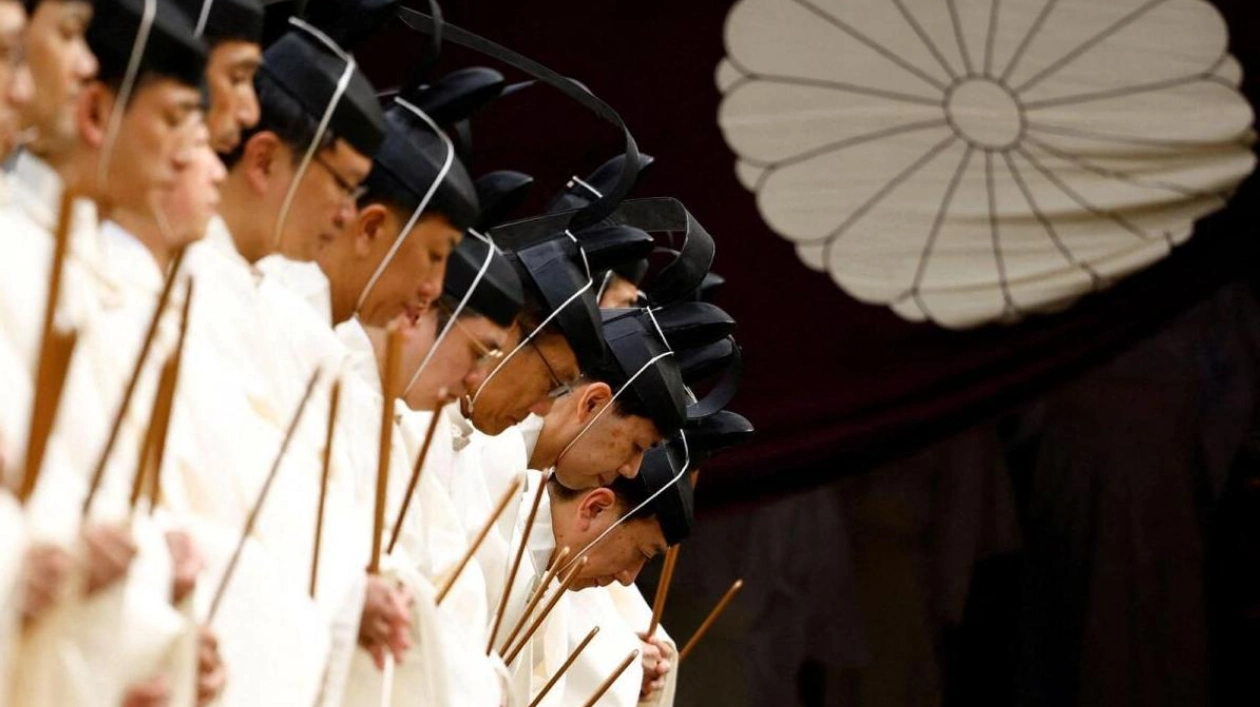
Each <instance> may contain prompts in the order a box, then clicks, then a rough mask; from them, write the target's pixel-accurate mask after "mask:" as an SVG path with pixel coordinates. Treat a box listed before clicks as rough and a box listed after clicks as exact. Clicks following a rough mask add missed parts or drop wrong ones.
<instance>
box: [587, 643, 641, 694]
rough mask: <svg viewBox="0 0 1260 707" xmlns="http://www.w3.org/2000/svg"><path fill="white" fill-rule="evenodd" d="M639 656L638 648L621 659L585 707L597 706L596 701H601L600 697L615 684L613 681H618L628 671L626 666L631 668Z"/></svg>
mask: <svg viewBox="0 0 1260 707" xmlns="http://www.w3.org/2000/svg"><path fill="white" fill-rule="evenodd" d="M638 657H639V650H638V649H637V648H636V649H635V650H632V651H630V655H628V656H626V659H625V660H623V661H621V665H618V666H617V669H616V670H614V671H613V674H612V675H609V676H608V679H607V680H605V681H604V684H602V685H600V686H599V688H598V689H597V690H595V694H594V695H591V699H589V700H587V701H586V704H585V705H584V706H583V707H595V703H596V702H599V698H601V697H603V696H604V693H605V692H608V690H609V688H611V687H612V686H613V683H615V682H617V678H619V677H621V674H622V673H624V672H626V668H629V667H630V664H631V663H633V662H634V659H635V658H638Z"/></svg>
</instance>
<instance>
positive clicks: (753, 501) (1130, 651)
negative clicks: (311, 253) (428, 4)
mask: <svg viewBox="0 0 1260 707" xmlns="http://www.w3.org/2000/svg"><path fill="white" fill-rule="evenodd" d="M923 1H927V0H923ZM1098 1H1099V2H1102V1H1105V0H1098ZM409 4H411V5H413V6H416V7H417V8H418V9H423V6H422V5H421V4H420V3H416V2H410V3H409ZM1215 4H1216V5H1217V6H1218V7H1219V9H1220V10H1221V12H1222V13H1223V14H1224V15H1225V17H1226V19H1227V22H1228V24H1229V27H1230V33H1231V50H1232V52H1233V54H1234V55H1235V56H1236V57H1237V58H1238V59H1239V60H1240V61H1241V62H1242V64H1243V66H1244V71H1245V75H1246V79H1245V84H1244V91H1245V92H1246V93H1247V95H1248V96H1249V97H1250V98H1252V103H1253V105H1254V104H1255V100H1254V98H1255V96H1256V95H1257V91H1258V90H1260V83H1258V79H1257V76H1260V6H1257V4H1256V3H1255V2H1252V1H1251V0H1216V2H1215ZM729 7H730V3H728V2H720V1H717V0H685V1H681V0H671V1H667V2H666V1H661V0H642V1H640V2H634V3H625V2H589V1H587V2H576V1H574V0H553V1H552V2H545V3H544V2H532V3H523V2H503V1H495V2H490V1H483V2H459V3H455V2H451V3H447V6H446V7H445V8H444V9H445V11H446V14H447V17H448V19H449V20H450V21H452V22H454V23H456V24H459V25H461V26H463V27H465V28H468V29H470V30H472V31H475V32H478V33H481V34H483V35H485V36H487V37H489V38H491V39H494V40H496V41H499V42H500V43H502V44H505V45H507V46H509V47H512V48H514V49H517V50H519V51H521V52H523V53H525V54H528V55H529V56H531V57H534V58H536V59H538V60H540V61H542V62H543V63H545V64H547V65H549V66H551V67H552V68H555V69H557V70H558V71H561V72H563V73H566V74H568V75H571V76H572V77H574V78H576V79H578V80H580V81H582V82H583V83H584V84H586V85H587V86H589V87H590V88H591V89H592V90H593V91H594V92H595V93H597V94H598V95H600V96H601V97H602V98H604V99H605V100H607V101H608V102H609V103H610V104H612V105H613V106H614V107H616V108H617V109H618V110H619V111H620V112H621V114H622V115H623V117H624V118H625V119H626V121H627V123H628V124H629V125H630V127H631V129H632V130H633V131H634V134H635V136H636V138H637V139H638V141H639V145H640V147H641V149H642V150H643V151H645V152H648V153H650V154H652V155H654V156H656V157H657V159H658V161H657V163H656V165H654V166H653V167H652V168H651V170H650V171H649V172H648V173H647V174H646V175H645V176H644V178H643V179H642V181H641V183H640V187H639V189H637V190H636V194H637V195H641V196H653V195H671V196H676V197H678V198H680V199H681V200H683V201H684V202H685V203H686V204H687V206H688V208H689V209H690V210H691V211H692V213H693V214H695V215H696V217H697V218H698V219H699V220H700V221H701V222H702V223H703V224H704V225H705V226H706V228H707V229H708V230H709V231H710V232H711V233H713V234H714V236H715V238H716V239H717V242H718V256H717V261H716V264H715V269H716V271H717V272H720V273H721V274H723V275H724V276H726V277H727V279H728V285H727V286H726V288H725V289H724V291H723V292H722V293H721V294H720V296H719V297H718V299H717V302H718V304H720V305H722V306H723V307H724V308H726V309H727V310H728V311H730V312H731V313H732V314H733V315H734V316H735V317H736V318H737V320H738V322H739V331H738V335H739V338H740V340H741V342H742V343H743V346H744V350H745V358H746V375H745V379H744V385H743V388H742V390H741V393H740V395H739V397H738V398H737V400H736V402H735V404H734V405H733V407H734V408H735V409H737V410H739V411H740V412H742V413H744V414H745V415H747V416H748V417H749V418H750V419H752V420H753V422H754V423H755V424H756V425H757V428H758V434H757V436H756V438H755V440H754V441H753V442H752V443H750V444H749V445H747V446H746V447H742V448H740V449H739V450H738V451H737V452H732V453H730V454H726V455H723V456H719V457H717V458H716V459H714V460H713V462H712V463H711V464H710V465H709V466H708V467H707V468H706V469H705V473H704V475H703V481H702V484H701V487H700V489H699V492H698V502H699V503H700V505H701V507H702V509H703V510H704V511H705V514H704V515H705V517H704V523H703V524H702V526H701V528H700V529H699V531H698V533H697V535H696V537H694V538H693V539H692V540H690V541H689V542H688V543H686V544H685V545H684V547H683V551H682V556H681V557H682V560H681V562H680V565H679V570H678V576H677V579H676V583H675V588H674V590H673V592H672V594H671V598H670V605H669V609H668V611H667V616H666V619H667V622H666V625H667V626H668V627H670V628H671V630H673V632H674V633H675V634H676V635H679V636H686V635H688V634H689V633H690V631H691V630H692V629H694V627H695V626H696V625H697V624H698V623H699V621H700V619H701V617H702V616H703V614H704V612H706V611H707V609H708V608H709V606H711V605H712V603H713V602H714V601H715V600H716V598H717V597H718V596H720V594H721V593H722V592H723V591H724V590H725V588H726V586H728V585H729V583H730V581H731V580H732V579H733V578H734V577H736V576H743V577H745V578H746V579H747V580H748V584H747V587H746V590H745V592H744V594H743V596H742V597H741V598H740V600H739V601H738V602H736V604H735V605H734V606H733V608H732V610H731V612H730V613H729V615H728V616H727V618H726V619H724V621H723V622H721V623H720V624H719V626H718V628H717V629H715V631H714V633H713V634H711V636H710V638H708V639H706V644H705V647H704V649H703V650H701V651H698V653H697V655H696V657H695V658H694V659H692V661H691V662H689V664H688V665H687V666H685V667H684V668H683V672H682V682H681V691H680V696H679V704H687V705H716V704H722V705H742V704H747V705H779V704H862V705H920V704H922V705H931V704H941V703H947V704H948V703H957V704H975V703H977V702H979V703H983V704H1028V705H1060V704H1107V705H1116V704H1134V705H1165V704H1167V705H1200V704H1207V703H1209V702H1215V703H1217V704H1257V703H1258V702H1257V700H1258V699H1260V697H1258V696H1257V692H1256V689H1255V688H1254V687H1251V686H1250V683H1251V680H1250V678H1249V675H1250V674H1249V670H1250V669H1251V668H1252V667H1254V664H1255V662H1254V661H1255V660H1256V659H1257V658H1260V655H1258V654H1257V649H1256V646H1257V644H1260V640H1257V639H1260V631H1257V629H1256V626H1257V621H1260V600H1257V598H1258V597H1260V592H1257V591H1256V586H1257V582H1256V577H1255V574H1256V573H1255V571H1254V570H1252V569H1250V568H1251V567H1255V566H1257V563H1256V560H1260V552H1257V544H1256V541H1255V540H1254V539H1253V538H1255V537H1256V536H1255V534H1254V531H1255V530H1257V528H1256V522H1255V521H1253V520H1251V518H1254V517H1256V516H1255V515H1252V514H1253V513H1254V512H1255V511H1257V510H1260V491H1258V490H1257V489H1260V482H1257V481H1256V479H1260V436H1258V435H1257V434H1256V429H1257V426H1256V424H1255V420H1256V413H1257V404H1256V395H1255V393H1256V391H1257V390H1260V387H1258V386H1260V374H1257V371H1258V370H1260V343H1258V342H1260V315H1258V314H1257V311H1258V308H1257V306H1256V298H1255V293H1254V289H1253V287H1252V283H1253V279H1254V272H1255V266H1256V255H1257V238H1256V235H1257V234H1256V224H1257V220H1256V210H1257V209H1258V208H1260V201H1258V200H1257V198H1256V191H1257V188H1258V187H1257V185H1256V180H1255V179H1254V178H1253V179H1250V180H1248V181H1247V182H1246V183H1244V185H1243V186H1242V188H1241V189H1240V190H1239V192H1238V194H1237V195H1236V196H1235V197H1234V199H1233V200H1232V202H1231V203H1230V205H1229V207H1228V208H1226V209H1225V210H1223V211H1222V212H1219V213H1218V214H1216V215H1214V216H1211V217H1209V218H1207V219H1205V220H1203V221H1201V222H1200V223H1199V224H1198V226H1197V228H1196V235H1195V237H1194V238H1193V239H1192V240H1191V241H1190V242H1189V243H1188V244H1187V245H1185V246H1182V247H1180V248H1178V249H1177V250H1176V251H1175V252H1174V253H1173V254H1172V256H1171V257H1169V258H1168V259H1167V260H1165V261H1164V262H1162V263H1160V264H1158V265H1156V266H1155V267H1153V268H1151V269H1149V270H1147V271H1145V272H1143V273H1141V274H1139V275H1136V276H1134V277H1131V278H1129V279H1127V280H1125V281H1124V282H1122V283H1120V284H1119V285H1117V286H1116V287H1113V288H1112V289H1110V290H1109V291H1107V292H1104V293H1101V294H1097V295H1093V296H1090V297H1087V298H1085V299H1084V300H1082V301H1081V302H1079V303H1077V304H1076V305H1075V306H1073V307H1071V308H1070V309H1068V310H1066V311H1064V312H1061V313H1058V314H1054V315H1047V316H1037V317H1032V318H1030V319H1028V320H1027V321H1025V322H1023V323H1021V324H1018V325H1015V326H991V327H986V328H982V329H978V330H973V331H967V332H949V331H945V330H942V329H940V328H937V327H935V326H932V325H925V324H911V323H908V322H905V321H902V320H901V319H899V318H898V317H896V316H895V315H894V314H892V313H891V312H890V311H888V310H886V309H884V308H879V307H872V306H867V305H862V304H859V303H857V302H855V301H853V300H851V299H850V298H848V297H847V296H846V295H844V294H843V293H842V292H841V291H840V290H839V289H838V288H837V287H836V286H835V285H834V284H833V283H832V282H831V281H830V279H829V278H828V277H827V276H826V275H824V274H820V273H816V272H813V271H810V270H808V269H807V268H805V267H804V266H803V265H801V264H800V262H799V261H798V259H797V257H796V255H795V254H794V253H793V251H792V247H791V245H790V244H789V243H787V242H786V241H784V240H783V239H781V238H779V237H778V236H776V235H774V234H773V233H771V232H770V231H769V229H768V228H767V227H766V225H765V224H764V223H763V222H762V221H761V218H760V216H759V215H758V213H757V210H756V207H755V204H754V201H753V197H752V196H751V195H750V194H749V193H748V192H747V191H745V190H744V189H743V188H742V187H741V186H740V185H739V184H738V182H737V181H736V179H735V175H734V171H733V165H734V157H733V155H732V154H731V153H730V151H729V150H728V149H727V147H726V145H725V143H724V142H723V140H722V136H721V134H720V132H719V130H718V127H717V124H716V115H717V107H718V102H719V94H718V91H717V89H716V87H715V85H714V80H713V76H714V70H715V68H716V66H717V63H718V61H719V60H720V59H721V58H722V56H723V54H724V49H723V23H724V19H725V16H726V13H727V11H728V10H729ZM421 51H422V42H421V41H420V40H419V38H418V37H417V36H416V35H413V34H410V33H409V32H408V31H407V30H406V29H404V28H402V27H401V26H397V27H394V28H392V29H391V30H389V32H388V33H387V35H386V36H385V37H383V38H381V40H380V41H377V42H374V43H373V45H372V46H370V47H367V48H364V49H362V50H360V52H359V55H360V58H361V60H362V61H363V63H364V65H365V66H366V68H367V70H368V72H369V75H370V76H372V78H373V80H374V82H375V83H376V84H377V85H378V86H381V87H385V86H389V85H391V84H394V83H396V82H398V81H399V80H401V79H402V78H403V76H405V74H406V71H407V69H408V67H410V66H412V65H413V64H414V63H415V61H416V60H417V59H418V58H419V56H420V55H421ZM470 63H479V64H480V63H485V62H484V60H481V59H478V58H475V57H471V56H470V55H469V54H468V53H466V52H463V51H460V50H458V49H448V50H445V51H444V53H443V56H442V60H441V61H440V62H439V70H449V69H454V68H459V67H462V66H466V65H469V64H470ZM506 73H507V74H508V76H509V78H510V79H517V78H520V76H519V75H517V74H513V73H512V72H511V71H507V72H506ZM619 149H620V145H619V139H618V136H617V135H616V134H614V133H613V132H612V130H611V129H609V128H608V126H607V125H605V124H603V123H601V122H599V121H598V120H597V119H596V118H594V117H593V116H590V115H588V114H586V113H584V112H583V111H582V110H581V109H579V108H577V107H575V106H573V105H571V104H570V103H568V102H567V101H566V100H565V99H563V98H561V97H560V96H559V95H558V94H556V93H554V92H552V91H550V90H547V89H532V90H529V91H525V92H522V93H520V94H518V95H516V96H513V97H511V98H508V99H505V100H504V101H502V102H500V104H498V105H497V106H495V107H494V108H493V109H492V110H490V111H488V112H487V113H486V114H485V115H483V116H481V117H479V118H478V119H477V120H476V122H475V123H474V153H473V154H474V157H473V159H472V160H471V162H472V164H471V166H472V170H473V172H474V174H481V173H484V172H486V171H489V170H492V169H501V168H512V169H518V170H522V171H525V172H528V173H531V174H533V175H535V177H536V178H537V180H538V184H539V189H538V192H539V193H538V194H536V195H535V199H534V204H535V206H537V205H541V204H542V203H543V202H545V200H546V198H547V197H548V196H549V195H550V194H551V193H552V192H553V191H554V190H555V189H558V188H559V186H560V185H561V184H563V182H564V181H565V180H567V179H568V177H569V176H570V175H572V174H585V173H587V172H588V171H590V170H591V169H592V168H594V167H595V166H596V165H598V164H599V163H601V162H602V161H603V160H605V159H606V158H608V157H610V156H611V155H613V154H616V153H617V152H618V151H619ZM647 574H651V572H648V573H647ZM644 584H645V585H646V586H647V587H648V588H649V590H650V587H651V586H652V582H651V578H650V577H646V578H645V581H644ZM1249 666H1250V667H1249Z"/></svg>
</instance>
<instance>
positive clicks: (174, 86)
mask: <svg viewBox="0 0 1260 707" xmlns="http://www.w3.org/2000/svg"><path fill="white" fill-rule="evenodd" d="M132 104H133V105H139V104H144V105H147V106H148V107H150V108H156V109H163V108H168V107H179V108H185V109H188V110H196V109H198V108H200V107H201V92H200V91H198V90H197V89H195V88H193V87H192V86H187V85H185V84H182V83H180V82H178V81H176V80H174V79H171V78H167V77H164V76H163V77H156V78H152V79H149V80H146V81H144V82H143V83H141V84H139V85H138V86H136V92H135V97H134V100H133V101H132Z"/></svg>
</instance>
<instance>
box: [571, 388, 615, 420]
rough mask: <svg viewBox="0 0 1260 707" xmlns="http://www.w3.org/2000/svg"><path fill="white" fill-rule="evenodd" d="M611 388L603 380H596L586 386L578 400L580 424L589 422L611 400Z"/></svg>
mask: <svg viewBox="0 0 1260 707" xmlns="http://www.w3.org/2000/svg"><path fill="white" fill-rule="evenodd" d="M612 397H613V392H612V388H610V387H609V386H608V384H607V383H604V382H603V381H596V382H594V383H591V384H590V385H588V386H586V387H585V388H584V389H583V390H582V393H581V397H580V398H579V400H578V419H579V420H580V421H581V423H582V424H584V425H585V424H588V423H590V421H591V419H592V418H593V417H595V416H596V415H598V414H599V411H600V410H603V409H604V406H606V405H608V404H609V403H610V402H612Z"/></svg>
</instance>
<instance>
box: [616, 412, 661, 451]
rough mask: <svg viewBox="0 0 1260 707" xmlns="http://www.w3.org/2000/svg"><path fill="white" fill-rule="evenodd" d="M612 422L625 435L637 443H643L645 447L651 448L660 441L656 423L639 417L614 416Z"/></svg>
mask: <svg viewBox="0 0 1260 707" xmlns="http://www.w3.org/2000/svg"><path fill="white" fill-rule="evenodd" d="M614 420H616V424H617V425H619V426H620V427H621V429H622V430H623V431H625V432H626V434H628V435H629V436H630V437H631V438H632V439H634V440H635V441H637V442H643V443H645V445H646V446H651V445H654V444H656V443H657V442H660V441H661V433H660V431H659V430H658V429H657V428H656V423H655V422H652V420H651V419H649V418H646V417H639V416H638V415H615V416H614Z"/></svg>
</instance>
